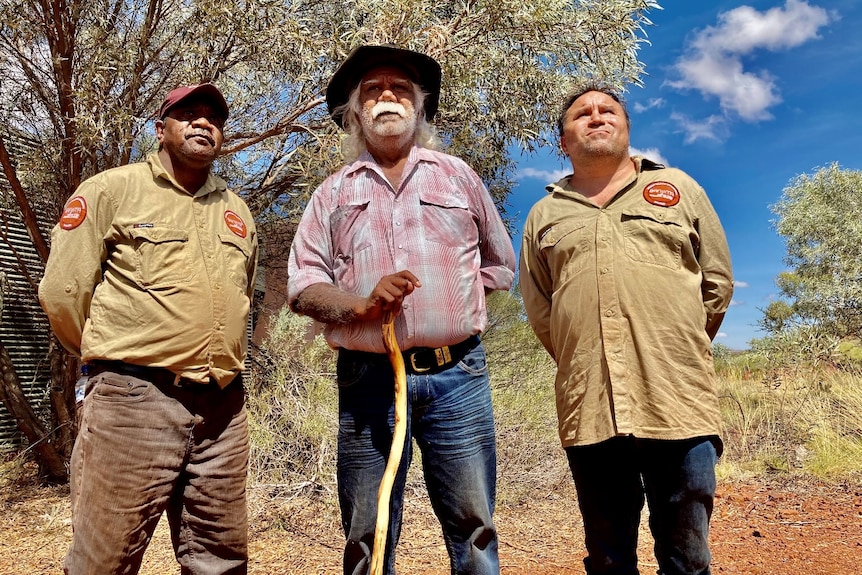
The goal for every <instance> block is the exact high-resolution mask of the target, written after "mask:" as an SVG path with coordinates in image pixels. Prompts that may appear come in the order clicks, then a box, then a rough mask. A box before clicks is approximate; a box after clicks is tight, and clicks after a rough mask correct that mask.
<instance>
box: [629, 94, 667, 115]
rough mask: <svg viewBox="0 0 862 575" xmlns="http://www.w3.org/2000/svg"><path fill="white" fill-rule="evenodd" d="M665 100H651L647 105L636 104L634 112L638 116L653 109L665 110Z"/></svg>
mask: <svg viewBox="0 0 862 575" xmlns="http://www.w3.org/2000/svg"><path fill="white" fill-rule="evenodd" d="M665 103H666V102H665V99H664V98H650V99H649V101H648V102H647V103H646V104H641V103H640V102H635V103H634V111H635V112H637V113H638V114H640V113H642V112H646V111H647V110H651V109H653V108H663V107H664V105H665Z"/></svg>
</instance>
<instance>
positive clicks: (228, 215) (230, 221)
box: [224, 210, 248, 238]
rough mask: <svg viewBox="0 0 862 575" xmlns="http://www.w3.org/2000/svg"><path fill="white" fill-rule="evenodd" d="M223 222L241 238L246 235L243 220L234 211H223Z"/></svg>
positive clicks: (246, 230)
mask: <svg viewBox="0 0 862 575" xmlns="http://www.w3.org/2000/svg"><path fill="white" fill-rule="evenodd" d="M224 223H226V224H227V227H228V228H229V229H230V231H232V232H233V233H234V235H237V236H239V237H241V238H245V236H246V235H248V228H247V227H246V225H245V222H244V221H242V218H241V217H239V216H238V215H237V214H236V212H232V211H230V210H228V211H226V212H225V213H224Z"/></svg>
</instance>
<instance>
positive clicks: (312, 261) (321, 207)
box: [287, 182, 334, 308]
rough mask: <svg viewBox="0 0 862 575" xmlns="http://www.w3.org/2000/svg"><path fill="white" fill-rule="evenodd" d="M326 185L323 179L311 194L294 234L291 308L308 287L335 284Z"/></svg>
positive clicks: (289, 285)
mask: <svg viewBox="0 0 862 575" xmlns="http://www.w3.org/2000/svg"><path fill="white" fill-rule="evenodd" d="M325 185H326V182H324V185H323V186H321V187H320V188H318V189H317V190H315V192H314V194H312V196H311V200H310V201H309V202H308V205H307V206H306V207H305V211H304V212H303V214H302V219H301V220H300V222H299V226H298V227H297V228H296V234H295V235H294V237H293V243H292V245H291V248H290V255H289V258H288V264H287V266H288V279H287V298H288V304H289V305H290V306H291V308H293V304H294V303H295V302H296V298H297V297H299V294H301V293H302V292H303V291H304V290H305V289H306V288H307V287H308V286H310V285H313V284H317V283H328V284H334V276H333V272H332V257H333V256H332V253H333V250H332V234H331V233H330V230H329V213H330V212H331V207H330V206H329V205H328V203H327V201H326V200H327V197H328V196H329V195H330V194H328V193H324V186H325Z"/></svg>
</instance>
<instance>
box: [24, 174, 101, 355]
mask: <svg viewBox="0 0 862 575" xmlns="http://www.w3.org/2000/svg"><path fill="white" fill-rule="evenodd" d="M75 198H81V199H83V205H84V206H86V212H85V213H83V214H82V212H76V213H78V214H79V216H78V219H76V218H75V217H74V213H73V210H75V209H76V208H80V207H81V203H80V200H79V199H75ZM73 199H75V201H74V202H73V201H72V199H70V200H69V202H67V204H66V206H67V207H66V209H65V210H64V216H63V219H61V224H62V222H63V221H66V222H69V225H67V226H66V227H67V228H69V229H64V227H63V226H62V225H61V224H57V225H56V226H55V227H54V229H53V231H52V232H51V252H50V254H49V256H48V262H47V264H46V265H45V275H44V276H43V277H42V280H41V282H40V283H39V301H40V303H41V304H42V308H43V309H44V310H45V313H46V314H47V316H48V320H49V322H50V323H51V329H52V330H53V331H54V334H55V335H56V336H57V339H58V340H59V341H60V343H61V344H62V345H63V347H65V348H66V349H67V350H68V351H69V352H71V353H73V354H75V355H77V356H80V355H81V336H82V334H83V332H84V325H85V323H86V321H87V319H88V318H89V316H90V301H91V300H92V297H93V292H94V290H95V288H96V285H97V284H98V283H99V282H101V280H102V264H103V263H104V262H105V261H106V260H107V250H106V247H105V242H104V235H105V233H106V230H107V229H108V228H109V227H110V222H111V221H112V219H113V213H114V206H113V205H112V203H111V202H110V200H109V199H108V197H107V195H106V194H105V193H104V190H102V189H101V186H99V185H97V184H95V183H93V182H92V180H90V181H86V182H84V183H82V184H81V186H80V187H79V188H78V190H77V191H76V193H75V196H73ZM81 218H82V219H81ZM79 219H80V221H78V220H79ZM75 224H77V225H75Z"/></svg>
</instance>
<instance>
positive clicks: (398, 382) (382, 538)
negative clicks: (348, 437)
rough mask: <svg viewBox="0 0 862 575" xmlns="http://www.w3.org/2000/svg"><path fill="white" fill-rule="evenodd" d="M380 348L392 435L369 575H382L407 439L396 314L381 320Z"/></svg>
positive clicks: (404, 382) (403, 374)
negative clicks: (386, 368) (390, 390)
mask: <svg viewBox="0 0 862 575" xmlns="http://www.w3.org/2000/svg"><path fill="white" fill-rule="evenodd" d="M383 345H384V346H385V347H386V354H387V355H388V356H389V362H390V363H391V364H392V371H393V372H395V430H394V431H393V433H392V446H391V447H390V448H389V458H388V459H387V460H386V470H385V471H384V472H383V479H381V480H380V487H379V488H378V489H377V525H376V527H375V529H374V547H373V549H372V551H371V575H382V573H383V558H384V555H385V554H386V535H387V533H388V532H389V500H390V498H391V496H392V484H393V483H394V482H395V474H396V473H398V466H399V465H400V464H401V454H402V453H403V452H404V439H405V437H406V436H407V373H406V372H405V371H404V357H403V356H402V355H401V350H400V349H399V348H398V340H396V339H395V314H394V313H392V312H391V311H387V312H386V315H385V316H384V318H383Z"/></svg>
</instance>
